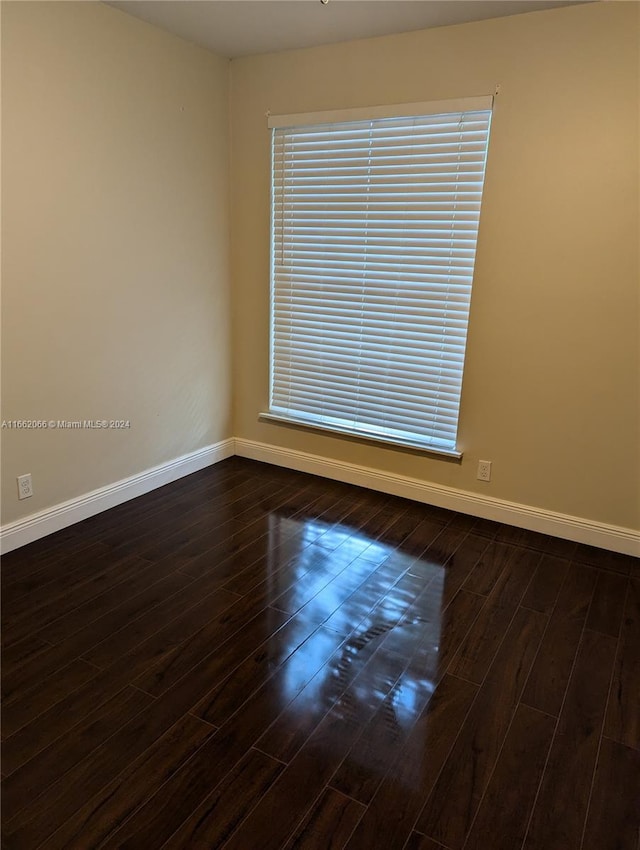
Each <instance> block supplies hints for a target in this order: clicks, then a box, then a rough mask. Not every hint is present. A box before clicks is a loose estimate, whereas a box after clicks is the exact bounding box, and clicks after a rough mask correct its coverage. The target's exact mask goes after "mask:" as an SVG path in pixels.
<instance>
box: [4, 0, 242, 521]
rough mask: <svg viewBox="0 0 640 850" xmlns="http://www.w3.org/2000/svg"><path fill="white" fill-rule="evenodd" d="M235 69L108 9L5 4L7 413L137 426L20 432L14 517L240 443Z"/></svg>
mask: <svg viewBox="0 0 640 850" xmlns="http://www.w3.org/2000/svg"><path fill="white" fill-rule="evenodd" d="M228 68H229V63H228V61H226V60H223V59H220V58H218V57H216V56H214V55H212V54H210V53H207V52H206V51H204V50H201V49H200V48H197V47H194V46H193V45H190V44H187V43H186V42H184V41H182V40H180V39H178V38H176V37H174V36H171V35H168V34H166V33H164V32H162V31H161V30H159V29H156V28H154V27H151V26H149V25H148V24H145V23H142V22H140V21H138V20H136V19H134V18H132V17H130V16H128V15H125V14H123V13H122V12H120V11H116V10H115V9H112V8H109V7H107V6H103V5H101V4H98V3H88V2H83V3H58V2H46V3H23V2H3V3H2V131H3V137H2V181H3V185H2V244H3V257H2V308H3V309H2V314H3V316H2V319H3V321H2V379H3V380H2V393H3V405H2V417H3V419H41V418H44V419H46V420H48V419H55V420H57V419H65V420H73V419H97V418H100V419H102V418H104V419H129V420H130V421H131V428H130V430H126V431H121V432H116V431H71V432H69V431H66V432H62V431H51V430H46V431H32V432H27V431H20V432H14V431H8V430H4V431H3V433H2V438H3V439H2V521H3V523H6V522H10V521H12V520H14V519H16V518H19V517H22V516H25V515H27V514H30V513H33V512H35V511H38V510H41V509H43V508H46V507H49V506H52V505H55V504H57V503H59V502H61V501H64V500H66V499H70V498H73V497H75V496H79V495H82V494H84V493H86V492H88V491H90V490H93V489H95V488H98V487H101V486H104V485H107V484H110V483H113V482H115V481H117V480H119V479H121V478H124V477H127V476H129V475H133V474H135V473H137V472H140V471H142V470H145V469H148V468H150V467H152V466H154V465H156V464H160V463H163V462H166V461H168V460H171V459H173V458H176V457H178V456H180V455H182V454H184V453H187V452H191V451H193V450H195V449H198V448H200V447H203V446H206V445H209V444H211V443H212V442H215V441H217V440H220V439H223V438H226V437H229V436H231V434H232V431H231V416H230V380H229V378H230V362H229V361H230V350H229V330H228V329H229V304H228V299H229V291H228V280H229V277H228V244H229V235H228ZM26 472H30V473H31V474H32V476H33V485H34V489H35V495H34V496H33V498H31V499H28V500H26V501H22V502H18V501H17V498H16V482H15V479H16V476H17V475H19V474H22V473H26Z"/></svg>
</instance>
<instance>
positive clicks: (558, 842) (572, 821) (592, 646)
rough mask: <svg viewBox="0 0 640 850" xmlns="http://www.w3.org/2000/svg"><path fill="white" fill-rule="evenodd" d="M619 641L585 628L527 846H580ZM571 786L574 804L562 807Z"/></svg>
mask: <svg viewBox="0 0 640 850" xmlns="http://www.w3.org/2000/svg"><path fill="white" fill-rule="evenodd" d="M615 651H616V640H615V639H614V638H611V637H607V636H605V635H602V634H598V633H597V632H591V631H585V633H584V636H583V638H582V641H581V643H580V648H579V650H578V656H577V658H576V664H575V668H574V670H573V673H572V675H571V680H570V682H569V687H568V690H567V696H566V699H565V703H564V706H563V708H562V712H561V714H560V720H559V723H558V729H557V732H556V734H555V736H554V739H553V746H552V747H551V753H550V755H549V763H548V764H547V767H546V770H545V773H544V778H543V780H542V786H541V788H540V794H539V796H538V799H537V802H536V806H535V809H534V811H533V816H532V819H531V825H530V827H529V831H528V833H527V840H526V842H525V845H524V846H525V848H526V850H538V848H542V847H544V848H545V850H580V845H581V842H582V830H583V826H584V821H585V817H586V813H587V806H588V803H589V794H590V792H591V781H592V778H593V772H594V770H595V766H596V756H597V754H598V744H599V742H600V736H601V734H602V726H603V722H604V712H605V707H606V704H607V695H608V693H609V683H610V681H611V673H612V670H613V662H614V658H615ZM567 787H569V788H571V805H570V806H567V805H563V804H562V802H561V801H562V798H563V792H564V790H565V789H566V788H567Z"/></svg>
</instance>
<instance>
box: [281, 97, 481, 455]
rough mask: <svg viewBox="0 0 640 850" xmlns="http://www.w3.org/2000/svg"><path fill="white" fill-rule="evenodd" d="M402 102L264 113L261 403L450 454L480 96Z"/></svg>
mask: <svg viewBox="0 0 640 850" xmlns="http://www.w3.org/2000/svg"><path fill="white" fill-rule="evenodd" d="M410 106H411V109H410V110H409V109H408V108H407V107H405V109H404V112H405V113H406V112H407V111H410V112H411V114H410V115H409V116H408V117H407V115H406V114H405V115H402V114H401V115H397V113H398V112H399V111H400V112H401V111H402V108H400V109H398V108H397V107H396V108H393V109H392V111H391V114H392V115H396V117H386V118H385V117H377V114H375V113H378V114H379V111H380V109H379V108H378V109H377V110H375V111H374V117H369V118H363V117H361V115H360V114H359V113H358V112H356V113H349V114H348V119H349V120H339V116H340V113H337V114H336V113H333V114H331V115H330V116H328V114H320V115H318V116H309V115H306V116H302V118H303V119H305V124H304V125H302V126H300V125H297V124H294V122H293V120H292V119H294V118H295V116H282V118H280V119H271V122H270V123H271V124H272V126H273V125H279V124H282V123H285V124H289V122H291V124H289V125H288V126H276V127H275V129H274V130H273V174H272V177H273V184H272V339H271V342H272V350H271V398H270V415H271V416H272V417H273V418H282V419H286V420H288V421H294V422H299V423H300V424H305V425H310V426H315V427H321V428H323V429H329V430H337V431H341V432H344V433H347V434H352V435H359V436H363V437H368V438H373V439H382V440H385V441H389V442H395V443H401V444H405V445H410V446H417V447H420V448H424V449H429V450H434V451H440V452H444V453H447V454H453V455H459V452H458V451H457V448H456V434H457V428H458V411H459V407H460V392H461V386H462V370H463V365H464V353H465V342H466V335H467V323H468V315H469V303H470V297H471V284H472V279H473V267H474V259H475V252H476V240H477V235H478V222H479V217H480V201H481V197H482V187H483V181H484V170H485V160H486V154H487V145H488V139H489V125H490V119H491V98H475V99H471V100H470V101H463V102H459V101H454V102H450V103H447V104H444V105H442V104H437V103H435V104H419V105H415V104H412V105H410ZM452 107H453V108H452ZM336 116H337V118H336ZM323 122H326V123H323Z"/></svg>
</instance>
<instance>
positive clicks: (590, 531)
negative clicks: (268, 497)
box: [235, 437, 640, 557]
mask: <svg viewBox="0 0 640 850" xmlns="http://www.w3.org/2000/svg"><path fill="white" fill-rule="evenodd" d="M235 444H236V454H237V455H240V457H246V458H251V459H253V460H259V461H263V462H265V463H272V464H275V465H276V466H286V467H288V468H289V469H297V470H299V471H300V472H309V473H312V474H313V475H320V476H323V477H324V478H333V479H335V480H337V481H344V482H346V483H347V484H357V485H358V486H360V487H368V488H369V489H370V490H380V491H382V492H383V493H391V494H392V495H394V496H402V497H403V498H405V499H413V500H414V501H417V502H426V503H427V504H429V505H437V506H438V507H441V508H448V509H449V510H454V511H460V512H461V513H465V514H471V515H472V516H478V517H484V518H485V519H491V520H495V521H497V522H503V523H506V524H507V525H515V526H517V527H519V528H526V529H528V530H529V531H538V532H540V533H542V534H550V535H552V536H553V537H562V538H565V539H566V540H574V541H576V542H578V543H586V544H587V545H589V546H597V547H599V548H601V549H609V550H611V551H613V552H622V553H623V554H626V555H635V556H636V557H640V531H635V530H634V529H631V528H623V527H621V526H617V525H607V524H606V523H601V522H595V521H594V520H589V519H582V518H581V517H575V516H570V515H569V514H561V513H556V512H555V511H547V510H543V509H541V508H535V507H531V506H530V505H520V504H518V503H517V502H508V501H506V500H505V499H496V498H494V497H492V496H482V495H479V494H478V493H471V492H470V491H468V490H458V489H456V488H455V487H445V486H442V485H440V484H432V483H430V482H428V481H421V480H420V479H418V478H409V477H406V476H404V475H394V474H393V473H390V472H381V471H380V470H377V469H371V468H370V467H366V466H357V465H356V464H352V463H344V462H342V461H337V460H331V459H330V458H326V457H321V456H319V455H313V454H308V453H307V452H299V451H294V450H291V449H283V448H279V447H278V446H272V445H269V444H267V443H258V442H255V441H253V440H244V439H240V438H237V437H236V441H235Z"/></svg>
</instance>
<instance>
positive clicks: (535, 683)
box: [522, 564, 597, 716]
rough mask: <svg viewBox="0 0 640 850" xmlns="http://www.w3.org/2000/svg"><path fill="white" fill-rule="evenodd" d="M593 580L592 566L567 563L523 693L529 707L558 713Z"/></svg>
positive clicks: (523, 698) (578, 641)
mask: <svg viewBox="0 0 640 850" xmlns="http://www.w3.org/2000/svg"><path fill="white" fill-rule="evenodd" d="M596 580H597V574H596V572H595V571H594V570H590V569H589V568H588V567H582V566H578V565H574V564H572V565H571V566H570V568H569V570H568V572H567V577H566V579H565V582H564V584H563V586H562V590H561V591H560V596H559V597H558V602H557V604H556V607H555V609H554V611H553V614H552V615H551V619H550V621H549V628H548V629H547V631H546V633H545V636H544V638H543V641H542V646H541V647H540V652H539V654H538V657H537V658H536V661H535V664H534V665H533V669H532V670H531V675H530V676H529V680H528V682H527V686H526V688H525V691H524V694H523V697H522V700H523V702H524V703H526V704H527V705H530V706H531V707H532V708H537V709H538V710H539V711H544V712H546V713H547V714H553V715H555V716H557V715H558V714H559V713H560V708H561V706H562V700H563V698H564V694H565V691H566V689H567V684H568V682H569V676H570V674H571V669H572V667H573V662H574V659H575V656H576V652H577V651H578V644H579V643H580V637H581V635H582V629H583V627H584V623H585V620H586V617H587V613H588V611H589V606H590V604H591V599H592V596H593V591H594V588H595V585H596Z"/></svg>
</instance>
